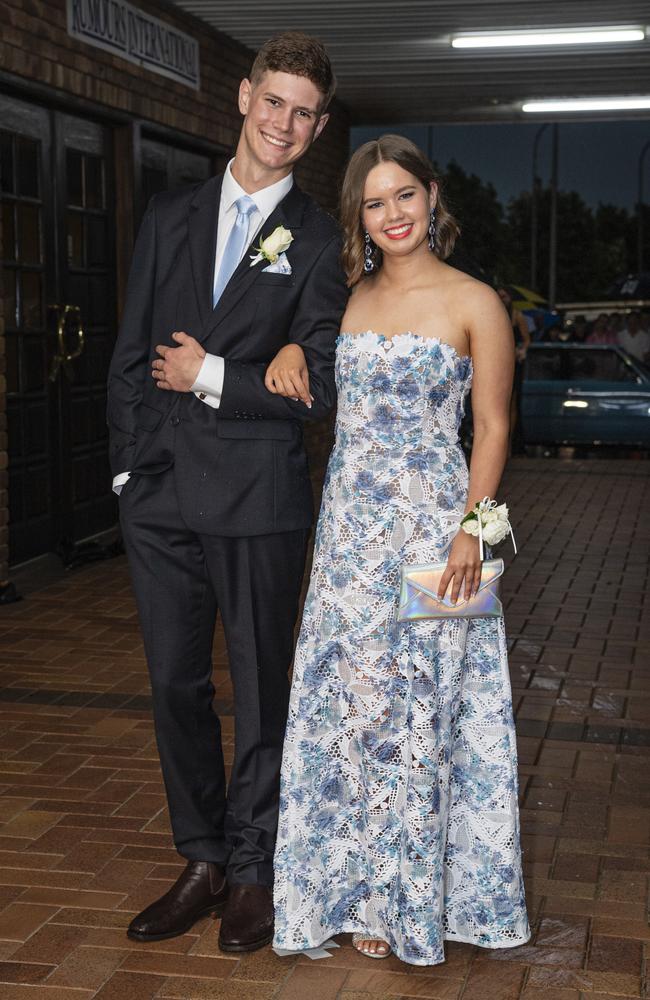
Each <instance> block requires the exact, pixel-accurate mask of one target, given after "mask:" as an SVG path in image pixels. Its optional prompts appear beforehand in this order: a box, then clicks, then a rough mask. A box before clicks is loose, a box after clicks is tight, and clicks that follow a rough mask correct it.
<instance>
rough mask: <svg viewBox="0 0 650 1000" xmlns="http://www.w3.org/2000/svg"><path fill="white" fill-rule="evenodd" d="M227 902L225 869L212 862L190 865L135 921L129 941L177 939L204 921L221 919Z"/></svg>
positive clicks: (194, 862) (128, 935)
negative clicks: (212, 915) (208, 918)
mask: <svg viewBox="0 0 650 1000" xmlns="http://www.w3.org/2000/svg"><path fill="white" fill-rule="evenodd" d="M227 899H228V883H227V882H226V876H225V874H224V871H223V868H221V866H220V865H215V864H213V863H212V862H210V861H189V862H188V864H187V867H186V869H185V871H184V872H183V874H182V875H181V876H180V878H178V879H177V880H176V882H174V884H173V886H172V887H171V889H170V890H169V892H166V893H165V895H164V896H162V897H161V898H160V899H157V900H156V902H155V903H152V904H151V906H148V907H147V909H146V910H143V911H142V913H139V914H138V916H137V917H134V918H133V920H132V921H131V923H130V924H129V929H128V931H127V932H126V934H127V937H130V938H132V939H133V940H134V941H164V940H165V938H172V937H178V935H179V934H185V932H186V931H189V929H190V927H193V926H194V924H195V923H196V921H197V920H200V919H201V917H207V916H209V915H210V914H211V913H212V914H214V915H215V916H220V915H221V913H222V912H223V907H224V905H225V902H226V900H227Z"/></svg>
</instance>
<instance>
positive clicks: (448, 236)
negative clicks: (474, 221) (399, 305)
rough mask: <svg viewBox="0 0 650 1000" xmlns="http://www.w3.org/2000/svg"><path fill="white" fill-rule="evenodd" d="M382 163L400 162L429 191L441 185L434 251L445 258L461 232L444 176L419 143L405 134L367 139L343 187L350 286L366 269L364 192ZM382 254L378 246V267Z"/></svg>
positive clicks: (354, 157) (345, 262)
mask: <svg viewBox="0 0 650 1000" xmlns="http://www.w3.org/2000/svg"><path fill="white" fill-rule="evenodd" d="M379 163H397V165H398V166H400V167H402V168H403V169H404V170H407V171H408V172H409V174H413V176H414V177H417V179H418V180H419V182H420V184H422V185H423V187H424V188H426V190H427V191H429V190H430V184H431V182H432V181H435V183H436V184H437V185H438V198H437V201H436V246H435V251H434V252H435V254H436V256H437V257H440V259H441V260H446V259H447V257H449V255H450V253H451V252H452V250H453V249H454V243H455V242H456V238H457V237H458V234H459V233H460V228H459V226H458V223H457V222H456V220H455V219H454V217H453V215H451V213H450V212H449V211H448V210H447V208H446V207H445V202H444V198H443V195H442V190H441V185H440V179H439V178H438V177H437V176H436V172H435V170H434V169H433V165H432V164H431V163H430V161H429V160H428V159H427V157H426V156H425V155H424V153H423V152H422V150H420V149H418V147H417V146H416V145H415V143H413V142H411V140H410V139H405V138H404V136H402V135H382V136H380V137H379V139H373V140H372V141H371V142H366V143H364V145H363V146H360V147H359V149H357V150H356V152H355V153H354V154H353V155H352V157H351V159H350V162H349V163H348V168H347V170H346V171H345V177H344V178H343V187H342V189H341V224H342V226H343V253H342V261H343V268H344V270H345V273H346V275H347V279H348V285H349V286H350V287H352V286H353V285H356V284H357V282H358V281H360V280H361V278H363V277H364V273H365V272H364V270H363V261H364V235H365V232H364V228H363V223H362V221H361V209H362V206H363V192H364V189H365V186H366V178H367V176H368V174H369V173H370V171H371V170H372V169H373V167H376V166H377V165H378V164H379ZM381 258H382V253H381V250H379V248H377V249H376V250H375V253H374V259H375V264H376V265H377V266H378V267H379V266H380V265H381Z"/></svg>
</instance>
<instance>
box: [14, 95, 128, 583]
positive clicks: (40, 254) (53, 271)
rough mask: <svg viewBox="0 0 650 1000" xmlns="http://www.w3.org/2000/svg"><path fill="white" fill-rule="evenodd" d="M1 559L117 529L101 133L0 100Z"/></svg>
mask: <svg viewBox="0 0 650 1000" xmlns="http://www.w3.org/2000/svg"><path fill="white" fill-rule="evenodd" d="M0 151H1V158H2V183H1V187H0V200H1V203H2V271H3V288H4V319H5V328H6V343H7V393H8V395H7V410H8V433H9V514H10V525H9V531H10V560H11V562H12V563H13V564H15V563H18V562H22V561H24V560H25V559H29V558H32V557H34V556H38V555H41V554H42V553H44V552H48V551H52V550H60V551H64V552H68V553H69V552H70V551H71V549H72V547H73V546H74V544H75V543H77V542H79V541H81V540H83V539H86V538H88V537H90V536H92V535H95V534H97V533H99V532H101V531H102V530H104V529H105V528H108V527H110V526H111V525H112V524H114V523H115V521H116V506H115V500H114V497H113V495H112V493H111V480H110V472H109V466H108V456H107V436H106V420H105V409H106V375H107V370H108V363H109V360H110V355H111V350H112V344H113V342H114V338H115V328H116V316H115V296H114V282H115V264H114V231H113V224H112V219H111V213H110V212H109V206H110V205H111V204H112V197H113V195H112V173H111V169H110V166H111V162H112V160H111V150H110V132H109V130H108V129H107V128H105V127H104V126H102V125H99V124H97V123H96V122H92V121H89V120H86V119H83V118H77V117H74V116H71V115H66V114H63V113H61V112H58V111H52V110H49V109H46V108H41V107H38V106H36V105H32V104H30V103H28V102H25V101H22V100H17V99H15V98H13V97H8V96H4V95H0Z"/></svg>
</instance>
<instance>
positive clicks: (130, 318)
mask: <svg viewBox="0 0 650 1000" xmlns="http://www.w3.org/2000/svg"><path fill="white" fill-rule="evenodd" d="M333 90H334V79H333V75H332V70H331V66H330V63H329V60H328V58H327V55H326V53H325V50H324V49H323V47H322V46H321V45H320V43H318V42H317V41H315V40H314V39H311V38H309V37H307V36H305V35H302V34H299V33H290V34H288V35H283V36H279V37H278V38H276V39H272V40H271V41H270V42H267V43H266V45H265V46H263V48H262V49H261V50H260V52H259V54H258V56H257V58H256V60H255V63H254V65H253V68H252V70H251V74H250V79H247V80H244V81H242V84H241V87H240V93H239V107H240V111H241V112H242V114H243V115H244V120H243V126H242V132H241V136H240V139H239V143H238V146H237V151H236V155H235V158H234V159H233V160H232V161H231V163H230V164H229V165H228V168H227V169H226V172H225V174H224V175H223V176H221V177H214V178H212V179H211V180H209V181H207V182H206V183H204V184H202V185H198V186H196V187H193V188H191V189H184V190H181V191H176V192H171V193H165V194H160V195H157V196H156V197H155V198H154V199H153V200H152V202H151V203H150V205H149V208H148V211H147V213H146V216H145V219H144V221H143V223H142V227H141V230H140V233H139V236H138V241H137V244H136V248H135V253H134V258H133V265H132V270H131V275H130V279H129V288H128V294H127V302H126V307H125V311H124V316H123V320H122V325H121V329H120V335H119V338H118V341H117V345H116V348H115V354H114V356H113V361H112V365H111V371H110V377H109V426H110V431H111V446H110V448H111V462H112V468H113V472H114V474H115V479H114V486H115V489H116V491H121V495H120V515H121V522H122V529H123V535H124V540H125V544H126V548H127V552H128V556H129V562H130V567H131V573H132V578H133V584H134V589H135V593H136V598H137V603H138V609H139V614H140V620H141V625H142V631H143V636H144V643H145V650H146V655H147V662H148V665H149V671H150V675H151V685H152V692H153V704H154V720H155V728H156V738H157V742H158V749H159V753H160V760H161V765H162V771H163V777H164V780H165V787H166V791H167V798H168V803H169V812H170V817H171V823H172V829H173V833H174V841H175V844H176V847H177V849H178V851H179V853H180V854H181V855H182V856H183V857H184V858H186V859H187V861H188V864H187V866H186V868H185V870H184V872H183V873H182V875H181V876H180V878H179V879H178V880H177V882H176V883H175V884H174V885H173V886H172V888H171V889H170V890H169V892H168V893H166V895H165V896H163V897H162V899H159V900H157V901H156V902H154V903H153V904H152V905H151V906H149V907H148V908H147V909H146V910H145V911H144V912H143V913H141V914H139V915H138V916H137V917H136V918H135V919H134V920H133V921H132V923H131V925H130V927H129V931H128V934H129V936H130V937H132V938H135V939H137V940H141V941H154V940H160V939H162V938H168V937H173V936H175V935H178V934H182V933H184V932H185V931H187V930H189V928H190V927H192V925H193V924H194V923H195V922H196V920H198V919H199V918H200V917H202V916H204V915H206V914H208V913H212V914H221V913H222V914H223V919H222V924H221V931H220V938H219V943H220V946H221V948H222V949H223V950H226V951H250V950H253V949H255V948H259V947H262V945H264V944H266V943H268V942H269V941H270V940H271V938H272V933H273V905H272V888H271V887H272V881H273V871H272V860H273V848H274V843H275V834H276V825H277V812H278V794H279V772H280V762H281V754H282V741H283V736H284V729H285V723H286V716H287V708H288V694H289V685H288V676H287V674H288V668H289V665H290V661H291V654H292V641H293V628H294V624H295V620H296V616H297V609H298V598H299V593H300V585H301V580H302V575H303V571H304V560H305V553H306V548H307V540H308V535H309V530H310V525H311V521H312V495H311V487H310V482H309V475H308V468H307V460H306V456H305V453H304V449H303V444H302V423H303V421H304V420H305V419H312V420H313V419H318V418H320V417H322V416H324V415H325V414H326V413H327V412H328V411H329V410H330V409H331V407H332V406H333V403H334V399H335V388H334V348H335V339H336V336H337V333H338V328H339V322H340V319H341V315H342V313H343V310H344V308H345V303H346V300H347V289H346V286H345V279H344V276H343V272H342V270H341V267H340V265H339V259H338V258H339V250H340V246H339V233H338V230H337V226H336V224H335V222H334V221H333V219H332V218H331V217H330V216H328V215H327V214H326V213H325V212H323V211H322V210H321V209H320V208H319V207H318V206H317V205H316V203H315V202H314V201H313V200H312V199H311V198H309V197H307V196H306V195H305V194H303V193H302V191H300V190H299V189H298V187H297V186H296V184H295V183H293V178H292V168H293V165H294V164H295V163H296V162H297V161H298V160H299V159H300V157H301V156H303V155H304V153H305V152H306V151H307V149H308V148H309V146H310V145H311V143H312V142H313V141H314V140H315V139H316V138H317V136H318V135H319V133H320V132H321V131H322V129H323V128H324V126H325V124H326V121H327V117H328V116H327V114H326V108H327V104H328V102H329V100H330V99H331V96H332V93H333ZM279 227H282V228H279ZM269 237H272V239H271V240H269V239H268V238H269ZM259 247H262V250H261V252H258V248H259ZM280 251H283V252H280ZM291 344H297V345H300V347H301V348H302V349H303V351H304V354H305V356H306V359H307V365H308V370H309V388H310V393H311V397H312V398H311V399H310V398H309V395H305V391H304V386H301V385H299V384H298V382H299V380H297V381H296V385H297V390H296V395H297V396H298V395H300V396H301V397H302V398H301V399H295V400H293V399H287V398H283V397H282V396H280V395H275V394H272V393H271V392H269V391H268V390H267V389H266V388H265V384H264V377H265V372H266V369H267V366H268V364H269V362H270V361H271V359H273V357H274V356H275V355H276V353H277V352H278V351H279V350H280V349H281V348H283V347H284V346H285V345H291ZM285 349H286V350H289V352H290V351H291V348H290V347H289V348H285ZM280 378H282V376H280ZM289 378H290V376H289ZM217 609H218V610H219V612H220V614H221V618H222V622H223V627H224V631H225V636H226V643H227V648H228V657H229V661H230V671H231V676H232V681H233V688H234V696H235V754H234V762H233V767H232V774H231V778H230V782H229V785H228V788H227V789H226V781H225V774H224V758H223V751H222V745H221V730H220V724H219V719H218V717H217V715H216V714H215V712H214V710H213V706H212V699H213V696H214V688H213V686H212V684H211V681H210V677H211V673H212V661H211V651H212V641H213V634H214V628H215V619H216V614H217Z"/></svg>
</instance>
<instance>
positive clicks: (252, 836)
mask: <svg viewBox="0 0 650 1000" xmlns="http://www.w3.org/2000/svg"><path fill="white" fill-rule="evenodd" d="M119 502H120V517H121V523H122V531H123V536H124V541H125V545H126V548H127V553H128V557H129V563H130V567H131V574H132V579H133V585H134V589H135V594H136V599H137V603H138V610H139V614H140V620H141V625H142V632H143V636H144V644H145V651H146V655H147V662H148V666H149V672H150V676H151V687H152V693H153V706H154V721H155V729H156V739H157V742H158V750H159V753H160V760H161V764H162V771H163V777H164V780H165V787H166V791H167V798H168V802H169V812H170V817H171V823H172V829H173V833H174V842H175V844H176V847H177V849H178V851H179V852H180V854H182V855H183V856H184V857H186V858H188V859H190V860H194V861H214V862H217V863H218V864H221V865H224V866H227V868H228V877H229V880H230V881H231V882H233V883H236V882H240V883H255V884H263V885H271V884H272V881H273V867H272V862H273V849H274V846H275V836H276V828H277V816H278V796H279V776H280V764H281V759H282V742H283V739H284V730H285V725H286V720H287V710H288V701H289V679H288V669H289V666H290V663H291V656H292V649H293V629H294V625H295V621H296V617H297V613H298V600H299V595H300V586H301V581H302V575H303V571H304V563H305V554H306V548H307V540H308V532H307V531H302V530H300V531H290V532H284V533H279V534H269V535H257V536H251V537H247V538H231V537H223V536H214V535H201V534H197V533H195V532H192V531H190V530H189V529H188V528H187V527H186V526H185V525H184V523H183V521H182V519H181V516H180V513H179V508H178V501H177V497H176V489H175V486H174V472H173V470H172V469H170V470H168V471H166V472H163V473H160V474H158V475H135V476H132V477H131V479H130V480H129V481H128V483H127V484H126V485H125V486H124V488H123V491H122V495H121V496H120V501H119ZM217 610H219V613H220V615H221V619H222V622H223V627H224V632H225V636H226V645H227V650H228V659H229V662H230V672H231V677H232V682H233V688H234V696H235V755H234V762H233V767H232V774H231V778H230V782H229V785H228V790H227V792H226V780H225V773H224V756H223V750H222V743H221V725H220V722H219V719H218V717H217V715H216V713H215V711H214V708H213V704H212V701H213V697H214V687H213V685H212V682H211V674H212V642H213V636H214V629H215V621H216V615H217Z"/></svg>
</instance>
